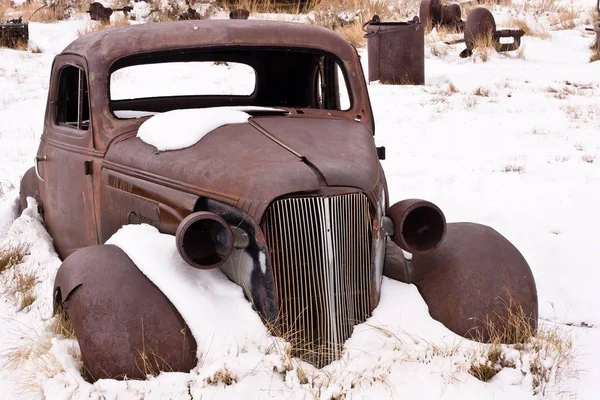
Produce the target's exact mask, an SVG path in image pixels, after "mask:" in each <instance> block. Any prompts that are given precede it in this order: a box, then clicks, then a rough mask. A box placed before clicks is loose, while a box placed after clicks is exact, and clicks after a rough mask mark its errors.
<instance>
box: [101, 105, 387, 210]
mask: <svg viewBox="0 0 600 400" xmlns="http://www.w3.org/2000/svg"><path fill="white" fill-rule="evenodd" d="M173 129H177V127H176V126H174V127H173ZM168 134H169V132H165V135H168ZM104 167H105V168H107V169H111V170H116V171H119V172H123V173H135V175H136V176H137V177H141V178H147V179H150V180H152V181H154V182H157V183H159V184H162V185H166V186H169V187H174V188H178V189H181V190H184V191H186V192H190V193H194V194H198V195H200V196H207V197H211V198H213V199H215V200H220V201H223V202H226V203H228V204H230V205H233V206H236V207H238V208H240V209H242V210H243V211H245V212H246V213H247V214H249V215H250V216H251V217H253V218H255V219H256V220H257V221H258V220H260V218H261V217H262V214H263V213H264V211H265V210H266V208H267V207H268V205H269V204H270V203H271V202H272V201H273V200H274V199H276V198H278V197H281V196H283V195H287V194H290V193H310V192H318V191H320V190H321V189H323V188H324V187H352V188H357V189H360V190H362V191H364V192H365V193H366V194H367V195H368V196H369V197H370V198H371V199H372V201H374V199H375V198H376V196H377V194H378V193H377V186H378V183H379V182H380V180H381V177H380V174H381V169H380V165H379V160H378V157H377V150H376V148H375V144H374V139H373V135H372V134H371V132H370V131H369V130H368V129H367V128H366V127H364V126H363V125H362V124H360V123H358V122H353V121H349V120H346V119H329V118H314V117H310V118H308V117H292V116H268V117H256V118H251V119H250V120H249V122H248V123H240V124H228V125H224V126H222V127H220V128H217V129H215V130H213V131H212V132H210V133H208V134H207V135H206V136H204V137H203V138H202V139H201V140H200V141H199V142H197V143H196V144H194V145H193V146H190V147H187V148H185V149H181V150H171V151H164V152H158V151H157V150H156V148H155V147H154V146H151V145H148V144H146V143H144V142H143V141H142V140H141V139H139V138H137V137H129V138H127V139H124V140H121V141H118V142H116V143H113V144H112V145H111V146H110V147H109V149H108V151H107V154H106V156H105V163H104Z"/></svg>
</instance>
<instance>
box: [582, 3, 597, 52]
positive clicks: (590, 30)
mask: <svg viewBox="0 0 600 400" xmlns="http://www.w3.org/2000/svg"><path fill="white" fill-rule="evenodd" d="M596 11H597V12H598V15H597V20H596V22H595V23H594V26H593V27H592V28H585V30H586V31H589V32H596V43H594V47H596V48H597V49H600V0H598V2H597V3H596Z"/></svg>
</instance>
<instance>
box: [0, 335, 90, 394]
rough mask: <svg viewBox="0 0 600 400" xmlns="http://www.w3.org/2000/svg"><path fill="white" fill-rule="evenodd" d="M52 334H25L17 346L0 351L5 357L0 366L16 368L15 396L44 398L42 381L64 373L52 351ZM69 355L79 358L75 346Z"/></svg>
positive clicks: (2, 367)
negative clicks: (17, 370)
mask: <svg viewBox="0 0 600 400" xmlns="http://www.w3.org/2000/svg"><path fill="white" fill-rule="evenodd" d="M51 348H52V336H51V335H50V333H49V332H44V333H43V334H39V333H34V335H28V334H25V335H23V337H22V338H21V340H20V342H19V345H18V346H16V347H13V348H10V349H7V350H5V351H3V352H2V354H0V358H2V359H4V363H3V365H1V366H0V368H1V369H4V368H7V369H12V370H14V369H19V379H18V381H13V384H14V386H13V387H14V391H15V392H14V395H15V396H16V397H18V398H24V399H33V398H44V390H43V385H44V383H45V382H46V381H47V380H48V379H49V378H51V377H53V376H56V375H57V374H59V373H61V372H64V368H63V367H62V365H61V364H60V362H59V361H58V360H57V359H56V356H54V354H53V353H52V351H51ZM69 355H70V356H72V357H74V358H79V355H78V354H77V347H75V346H73V347H71V348H70V350H69Z"/></svg>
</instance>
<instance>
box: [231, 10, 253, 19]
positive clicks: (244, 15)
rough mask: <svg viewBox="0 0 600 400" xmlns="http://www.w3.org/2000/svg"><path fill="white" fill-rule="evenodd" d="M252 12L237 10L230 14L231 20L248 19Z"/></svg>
mask: <svg viewBox="0 0 600 400" xmlns="http://www.w3.org/2000/svg"><path fill="white" fill-rule="evenodd" d="M248 17H250V11H248V10H246V9H245V8H235V9H233V10H231V12H230V13H229V19H248Z"/></svg>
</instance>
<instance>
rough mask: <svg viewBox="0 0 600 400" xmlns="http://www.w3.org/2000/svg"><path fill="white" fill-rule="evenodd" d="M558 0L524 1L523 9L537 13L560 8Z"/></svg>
mask: <svg viewBox="0 0 600 400" xmlns="http://www.w3.org/2000/svg"><path fill="white" fill-rule="evenodd" d="M558 8H559V4H558V0H527V1H524V2H523V11H526V12H530V13H533V14H536V15H540V14H544V13H547V12H554V11H556V10H558Z"/></svg>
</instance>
